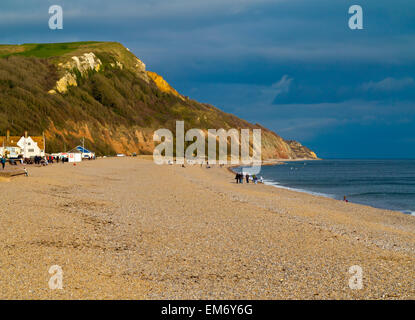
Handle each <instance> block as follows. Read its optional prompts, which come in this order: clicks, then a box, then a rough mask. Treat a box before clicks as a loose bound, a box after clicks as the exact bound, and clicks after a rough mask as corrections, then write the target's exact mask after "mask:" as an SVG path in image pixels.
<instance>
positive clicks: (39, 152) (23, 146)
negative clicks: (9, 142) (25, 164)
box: [17, 135, 45, 158]
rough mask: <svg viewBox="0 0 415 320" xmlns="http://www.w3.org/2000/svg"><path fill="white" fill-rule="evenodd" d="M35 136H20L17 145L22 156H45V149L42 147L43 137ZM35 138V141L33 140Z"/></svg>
mask: <svg viewBox="0 0 415 320" xmlns="http://www.w3.org/2000/svg"><path fill="white" fill-rule="evenodd" d="M36 138H37V139H36ZM36 138H32V137H28V136H27V135H26V136H23V137H21V138H20V140H19V141H18V142H17V145H18V146H19V147H20V150H21V154H22V156H23V158H33V157H35V156H40V157H44V156H45V150H44V149H43V148H44V146H43V145H44V143H43V138H42V137H36ZM39 138H40V139H41V140H40V141H39ZM35 139H36V140H37V141H35Z"/></svg>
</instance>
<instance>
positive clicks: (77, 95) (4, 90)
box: [0, 42, 316, 158]
mask: <svg viewBox="0 0 415 320" xmlns="http://www.w3.org/2000/svg"><path fill="white" fill-rule="evenodd" d="M176 120H184V121H185V126H186V130H187V129H190V128H201V129H208V128H218V129H219V128H224V129H229V128H261V129H262V130H263V136H262V140H263V141H262V145H263V156H264V158H299V157H301V158H304V157H306V158H315V157H316V156H315V154H314V153H313V152H311V151H310V150H309V149H308V148H306V147H303V146H301V145H299V144H298V143H296V142H294V141H285V140H284V139H282V138H281V137H279V136H278V135H277V134H275V133H274V132H272V131H269V130H267V129H265V128H262V127H260V126H259V125H254V124H250V123H248V122H246V121H244V120H242V119H239V118H237V117H236V116H234V115H231V114H228V113H224V112H222V111H220V110H219V109H217V108H215V107H213V106H211V105H208V104H203V103H199V102H197V101H194V100H191V99H189V98H187V97H184V96H182V95H180V94H179V93H178V92H177V91H176V90H174V89H173V88H172V87H171V86H170V85H169V84H168V83H167V82H165V81H164V79H163V78H162V77H161V76H159V75H157V74H155V73H152V72H147V70H146V69H145V65H144V64H143V63H142V62H141V61H140V60H139V59H138V58H137V57H136V56H135V55H134V54H133V53H131V52H130V51H129V50H128V49H127V48H125V47H124V46H122V45H121V44H119V43H115V42H74V43H54V44H22V45H0V134H4V133H5V131H6V130H7V129H10V131H11V134H14V135H19V134H23V132H24V131H25V130H28V131H29V132H30V134H32V135H37V134H41V133H42V132H45V134H46V136H47V141H48V143H47V152H54V151H59V150H63V148H64V146H66V148H69V147H73V146H75V145H77V144H79V140H80V138H81V137H85V141H86V146H87V147H89V148H91V149H92V150H94V151H96V152H97V153H98V154H114V153H117V152H126V153H130V152H137V153H143V154H149V153H152V150H153V147H154V144H153V141H152V135H153V132H154V130H156V129H159V128H169V129H171V130H172V131H173V132H174V129H175V121H176Z"/></svg>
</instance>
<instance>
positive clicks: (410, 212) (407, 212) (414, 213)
mask: <svg viewBox="0 0 415 320" xmlns="http://www.w3.org/2000/svg"><path fill="white" fill-rule="evenodd" d="M402 212H403V213H405V214H409V215H410V216H415V211H411V210H403V211H402Z"/></svg>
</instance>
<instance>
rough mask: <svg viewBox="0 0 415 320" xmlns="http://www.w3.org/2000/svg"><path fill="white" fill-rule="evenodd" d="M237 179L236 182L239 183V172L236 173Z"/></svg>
mask: <svg viewBox="0 0 415 320" xmlns="http://www.w3.org/2000/svg"><path fill="white" fill-rule="evenodd" d="M235 180H236V183H239V173H236V176H235Z"/></svg>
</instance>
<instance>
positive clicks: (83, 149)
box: [75, 146, 93, 153]
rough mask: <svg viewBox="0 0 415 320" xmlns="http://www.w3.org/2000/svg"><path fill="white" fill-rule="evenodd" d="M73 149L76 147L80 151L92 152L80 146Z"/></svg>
mask: <svg viewBox="0 0 415 320" xmlns="http://www.w3.org/2000/svg"><path fill="white" fill-rule="evenodd" d="M75 149H78V150H79V151H80V152H82V153H93V152H92V151H89V150H88V149H86V148H84V147H82V146H77V147H75Z"/></svg>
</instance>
